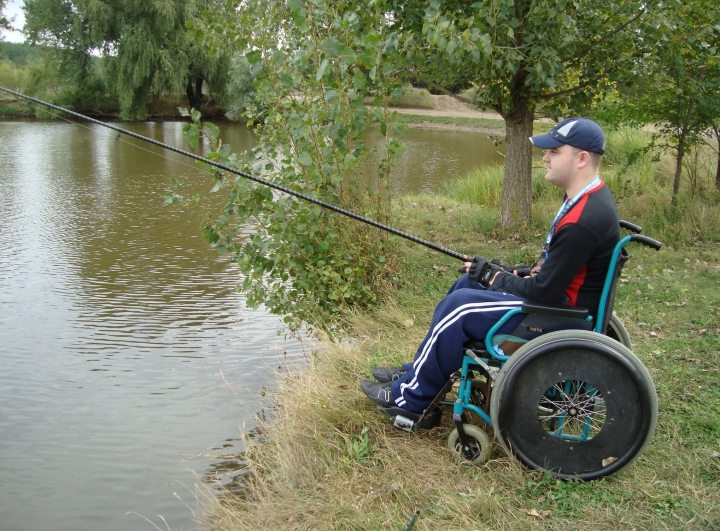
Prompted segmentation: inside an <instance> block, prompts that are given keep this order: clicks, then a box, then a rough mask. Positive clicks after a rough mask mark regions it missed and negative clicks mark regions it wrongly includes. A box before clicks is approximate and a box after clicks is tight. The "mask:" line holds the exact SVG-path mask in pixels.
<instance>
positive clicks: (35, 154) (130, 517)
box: [0, 121, 502, 531]
mask: <svg viewBox="0 0 720 531" xmlns="http://www.w3.org/2000/svg"><path fill="white" fill-rule="evenodd" d="M182 125H183V124H182V123H181V122H165V123H133V124H124V125H123V127H125V128H128V129H131V130H134V131H136V132H138V133H140V134H143V135H146V136H149V137H152V138H155V139H157V140H160V141H162V142H165V143H168V144H171V145H174V146H179V147H183V148H186V146H185V144H184V142H183V138H182ZM221 134H222V136H223V138H224V140H225V141H226V142H229V143H230V144H231V145H233V147H234V148H235V149H236V150H242V149H248V148H249V147H251V146H252V145H253V142H254V140H253V136H252V134H251V133H250V132H248V131H247V130H246V129H244V128H243V127H241V126H237V125H231V124H221ZM406 143H407V145H408V149H407V152H406V153H405V155H404V156H403V158H402V159H401V160H400V162H399V163H398V166H397V168H396V170H395V172H394V174H393V177H392V186H393V190H394V192H395V193H396V194H402V193H408V192H418V191H427V192H433V191H436V190H437V189H438V188H439V187H440V186H442V183H443V182H445V181H447V180H449V179H452V178H455V177H457V176H458V175H463V174H464V173H465V172H467V171H469V170H470V169H472V168H473V167H475V166H477V165H480V164H483V163H485V162H487V161H488V160H501V157H502V156H501V155H499V154H498V153H497V148H495V147H494V146H493V145H492V142H490V141H488V140H486V139H485V137H484V136H483V135H481V134H479V133H457V132H448V131H433V130H428V131H425V130H411V131H409V133H408V136H407V138H406ZM203 175H204V174H203V173H202V170H200V169H198V168H197V166H196V165H195V164H194V163H193V162H192V161H189V160H187V159H185V158H183V157H182V156H180V155H176V154H173V153H168V152H165V151H163V150H161V149H160V148H157V147H154V146H151V145H149V144H144V143H142V142H141V141H139V140H134V139H127V137H124V136H123V137H120V136H119V135H118V134H117V133H115V132H113V131H111V130H108V129H106V128H103V127H101V126H96V125H75V124H69V123H65V122H61V121H58V122H30V121H28V122H24V121H0V530H2V531H5V530H13V531H25V530H26V531H31V530H32V531H36V530H45V529H48V530H53V531H64V530H68V531H71V530H72V531H76V530H81V529H102V530H104V531H114V530H118V531H120V530H122V531H125V530H127V529H154V528H153V527H152V525H151V524H149V523H148V522H146V521H145V520H143V519H142V518H141V516H139V515H142V516H143V517H145V518H148V519H149V520H151V521H152V522H154V523H155V524H157V525H158V526H159V527H161V528H162V529H165V528H166V526H165V524H164V523H163V520H165V521H166V522H167V525H168V526H169V527H170V528H171V529H191V528H193V527H194V522H193V515H192V510H191V509H195V508H196V505H197V502H196V495H197V493H196V487H195V485H196V483H197V479H198V478H205V479H208V478H212V477H214V476H215V475H216V474H217V473H219V474H220V479H221V480H222V481H223V482H226V483H227V482H229V481H231V480H232V478H233V475H234V474H235V473H236V472H235V471H232V470H228V469H227V467H226V466H225V465H227V464H228V463H232V462H233V461H232V460H230V461H224V460H223V459H221V457H222V456H223V455H225V454H230V455H232V454H236V453H239V452H241V451H242V449H243V447H242V444H241V443H240V441H239V437H240V435H241V433H243V432H247V431H248V430H250V428H252V427H253V426H254V425H256V421H255V416H256V415H257V414H258V413H261V412H262V408H263V406H264V405H265V404H263V398H262V394H263V393H262V391H263V387H264V386H270V385H272V382H273V381H274V378H275V376H274V375H275V373H276V372H279V373H280V374H281V375H282V374H284V371H286V370H287V368H288V366H296V365H298V364H302V363H303V360H304V359H305V353H304V344H303V343H302V342H300V341H297V340H294V339H291V338H285V337H284V336H278V335H277V333H276V332H277V330H278V329H279V327H280V322H279V319H278V318H276V317H273V316H270V315H268V314H267V313H266V312H264V311H263V310H258V311H251V310H248V309H247V308H245V305H244V300H243V297H242V295H240V294H238V293H236V292H235V290H234V287H235V285H236V283H238V274H237V272H236V270H235V269H234V268H233V267H232V265H230V264H228V262H227V260H226V259H222V258H219V257H217V256H216V255H215V254H214V252H213V251H212V250H210V249H209V248H208V246H207V244H206V242H204V241H203V240H202V239H201V237H200V234H199V218H198V215H197V214H196V213H193V212H192V211H185V210H183V209H181V208H178V207H177V206H167V205H165V204H164V201H163V196H164V193H165V190H166V189H168V188H169V186H170V179H171V177H176V178H178V179H179V180H180V181H182V182H184V183H187V186H188V187H189V189H190V191H192V190H193V187H194V186H197V185H194V184H193V183H199V182H203V179H204V177H203ZM197 189H198V190H199V189H200V188H199V187H198V188H197ZM230 468H232V467H230Z"/></svg>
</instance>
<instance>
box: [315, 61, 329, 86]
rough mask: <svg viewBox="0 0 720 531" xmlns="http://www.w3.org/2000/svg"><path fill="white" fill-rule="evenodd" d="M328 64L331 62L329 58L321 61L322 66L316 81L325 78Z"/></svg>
mask: <svg viewBox="0 0 720 531" xmlns="http://www.w3.org/2000/svg"><path fill="white" fill-rule="evenodd" d="M328 64H330V62H329V61H328V60H327V59H325V60H324V61H323V62H322V63H320V68H318V71H317V74H316V75H315V81H320V80H321V79H322V78H323V76H324V75H325V70H326V69H327V67H328Z"/></svg>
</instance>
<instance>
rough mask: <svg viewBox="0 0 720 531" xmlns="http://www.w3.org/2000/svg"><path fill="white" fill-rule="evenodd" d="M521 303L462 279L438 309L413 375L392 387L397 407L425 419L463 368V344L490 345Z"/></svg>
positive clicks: (412, 367) (509, 324)
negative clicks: (505, 318) (479, 342)
mask: <svg viewBox="0 0 720 531" xmlns="http://www.w3.org/2000/svg"><path fill="white" fill-rule="evenodd" d="M522 300H523V299H521V298H520V297H516V296H515V295H509V294H507V293H501V292H496V291H487V290H485V289H484V288H483V287H482V286H480V284H478V283H477V282H473V281H471V280H469V279H468V277H467V274H465V275H463V276H462V277H460V278H459V279H458V280H457V281H456V282H455V284H453V286H452V287H451V288H450V290H449V291H448V293H447V295H446V296H445V297H444V298H443V299H442V300H441V301H440V303H439V304H438V305H437V306H436V307H435V313H434V314H433V318H432V321H431V323H430V330H429V331H428V333H427V335H426V336H425V339H424V340H423V341H422V343H420V347H419V348H418V350H417V353H416V354H415V359H414V360H413V361H412V363H408V364H407V365H406V366H405V367H406V368H407V369H408V372H407V373H406V374H404V375H403V376H402V377H401V378H400V379H398V380H396V381H395V382H393V384H392V389H391V392H392V396H393V398H394V399H395V403H396V404H397V405H398V406H399V407H401V408H403V409H407V410H409V411H412V412H414V413H421V412H422V411H423V410H424V409H425V408H426V407H427V406H428V405H430V402H432V400H433V399H434V398H435V396H436V395H437V394H438V393H439V392H440V390H441V389H442V387H443V386H444V385H445V383H446V382H447V381H448V380H449V379H450V375H451V374H452V373H454V372H455V371H457V370H458V369H459V368H460V367H461V366H462V359H463V356H464V352H463V349H462V346H463V344H464V343H465V342H466V341H468V340H470V339H484V338H485V335H486V334H487V332H488V331H489V330H490V328H492V326H493V325H494V324H495V323H497V322H498V321H499V320H500V318H502V316H503V315H505V312H507V311H508V310H511V309H513V308H516V307H518V306H520V305H521V304H522ZM523 317H524V314H520V315H517V316H515V317H513V318H512V319H510V320H509V321H508V322H507V323H505V324H504V325H503V326H502V328H501V329H500V330H499V333H510V332H512V331H513V330H514V329H515V328H516V327H517V325H518V324H519V323H520V322H521V321H522V319H523Z"/></svg>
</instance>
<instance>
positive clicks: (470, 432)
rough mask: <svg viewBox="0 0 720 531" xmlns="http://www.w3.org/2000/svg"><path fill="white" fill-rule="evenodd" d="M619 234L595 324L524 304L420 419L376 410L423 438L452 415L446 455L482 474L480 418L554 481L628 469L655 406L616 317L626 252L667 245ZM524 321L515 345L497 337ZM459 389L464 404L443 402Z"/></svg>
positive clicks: (649, 429) (575, 312) (583, 315)
mask: <svg viewBox="0 0 720 531" xmlns="http://www.w3.org/2000/svg"><path fill="white" fill-rule="evenodd" d="M620 226H621V228H623V229H626V230H628V231H630V233H631V234H629V235H627V236H625V237H623V238H621V239H620V241H619V242H618V244H617V245H616V246H615V249H614V252H613V255H612V258H611V262H610V266H609V268H608V273H607V276H606V279H605V283H604V287H603V291H602V295H601V300H600V305H599V308H598V315H597V316H595V317H593V316H590V315H589V311H588V309H587V308H580V307H570V306H562V305H547V304H537V303H533V302H531V301H525V302H524V303H523V304H522V306H521V307H520V308H515V309H513V310H510V311H509V312H507V313H506V314H505V315H504V316H503V318H502V319H501V320H500V321H498V323H496V324H495V325H494V326H493V327H492V328H491V329H490V331H489V332H488V334H487V337H486V338H485V339H484V340H483V341H472V342H470V343H467V344H466V345H465V346H464V350H465V355H464V357H463V363H462V367H461V369H460V370H459V371H458V372H456V373H455V374H453V375H452V377H451V378H450V380H449V381H448V382H447V384H446V385H445V387H444V388H443V390H442V391H441V392H440V393H439V394H438V396H437V397H436V398H435V400H434V401H433V402H432V403H431V404H430V406H428V408H427V409H426V410H425V411H424V412H423V413H422V414H419V415H414V414H408V413H409V412H407V411H405V410H402V409H398V408H393V407H391V408H382V407H380V408H379V409H380V410H382V411H384V412H385V413H387V414H388V415H390V416H391V417H392V420H393V423H394V425H395V426H396V427H398V428H401V429H404V430H407V431H417V430H418V429H419V428H432V427H435V426H437V425H439V423H440V420H441V417H442V411H443V409H442V408H443V407H450V408H452V412H453V423H454V425H455V428H454V429H453V431H452V432H451V433H450V436H449V437H448V442H447V445H448V447H449V449H450V450H451V451H452V452H453V454H454V457H455V459H456V461H458V462H461V463H469V464H475V465H479V464H482V463H484V462H485V461H487V459H488V458H489V456H490V450H491V445H492V442H491V439H490V437H489V436H488V435H487V433H486V432H485V430H483V429H482V428H481V427H480V426H478V425H476V424H470V423H469V418H470V417H469V415H470V414H474V415H476V416H478V417H479V418H480V419H481V420H482V421H483V422H484V424H485V425H487V426H490V427H492V428H493V429H494V432H495V438H496V439H497V441H498V442H499V444H500V445H501V446H502V447H503V448H504V449H505V451H506V452H507V453H508V454H509V455H511V456H513V457H515V458H516V459H517V460H518V461H519V462H520V463H521V464H523V465H524V466H526V467H528V468H530V469H535V470H542V471H544V472H547V473H549V474H550V475H552V476H554V477H557V478H561V479H581V480H592V479H596V478H600V477H602V476H607V475H609V474H613V473H615V472H619V471H620V470H622V469H624V468H625V467H627V466H628V465H630V464H631V463H632V462H633V461H635V459H637V458H638V457H639V456H640V454H641V453H642V452H643V451H644V449H645V448H646V447H647V445H648V444H649V442H650V439H651V437H652V435H653V432H654V430H655V425H656V423H657V414H658V400H657V393H656V391H655V386H654V384H653V381H652V378H651V376H650V373H649V372H648V370H647V369H646V368H645V366H644V365H643V364H642V362H641V361H640V359H638V357H637V356H636V355H635V354H634V353H633V352H632V345H631V342H630V337H629V335H628V332H627V330H626V329H625V327H624V326H623V324H622V322H621V321H620V320H619V319H618V317H617V316H616V315H615V314H613V305H614V301H615V287H616V283H617V279H618V277H619V275H620V271H621V269H622V267H623V265H624V264H625V262H626V261H627V259H628V258H629V254H628V252H627V251H626V249H625V246H626V245H627V244H628V243H630V242H636V243H641V244H643V245H646V246H648V247H651V248H653V249H655V250H659V249H660V247H661V246H662V244H661V243H660V242H658V241H656V240H654V239H652V238H649V237H647V236H643V235H641V234H640V232H641V231H642V228H641V227H639V226H637V225H634V224H632V223H629V222H627V221H624V220H621V221H620ZM518 313H523V314H524V315H525V317H524V318H523V321H522V323H521V324H520V325H519V326H518V328H517V329H516V330H515V331H514V332H513V333H512V335H510V336H506V335H500V334H498V333H497V331H498V330H499V329H500V328H501V327H502V326H503V324H505V323H506V322H507V321H508V320H509V319H511V318H512V317H513V316H515V315H517V314H518ZM454 387H455V388H457V399H456V400H455V401H454V402H449V401H445V397H446V394H447V393H449V392H450V391H451V390H452V389H453V388H454ZM409 417H410V418H409Z"/></svg>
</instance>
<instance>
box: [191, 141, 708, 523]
mask: <svg viewBox="0 0 720 531" xmlns="http://www.w3.org/2000/svg"><path fill="white" fill-rule="evenodd" d="M612 141H613V142H623V143H625V144H624V145H625V147H623V148H622V149H621V148H620V147H618V148H617V150H616V151H615V153H616V157H615V159H609V160H608V164H607V165H606V167H605V168H604V169H603V176H604V177H605V178H606V179H607V181H608V182H609V183H610V184H611V186H612V187H613V189H614V191H615V192H616V194H617V196H618V202H619V207H620V211H621V216H622V217H624V218H625V219H629V220H631V221H635V222H637V223H640V224H641V225H645V226H646V229H645V233H647V234H648V235H650V236H653V237H656V238H658V239H660V240H664V241H665V242H666V244H669V245H666V246H665V247H664V248H663V250H662V251H660V252H654V251H650V250H646V248H641V247H640V246H637V247H635V248H633V249H631V253H632V255H633V257H632V259H631V261H630V262H629V263H628V265H627V266H626V268H625V271H624V274H623V277H622V278H621V281H620V284H619V287H618V296H617V302H616V311H617V313H618V314H619V316H620V317H621V319H622V320H623V322H624V323H625V325H626V327H627V328H628V330H629V332H630V335H631V337H632V340H633V343H634V351H635V353H636V354H637V355H638V356H639V357H640V358H641V359H642V360H643V362H644V363H645V364H646V365H647V367H648V369H649V370H650V372H651V374H652V376H653V378H654V380H655V383H656V387H657V390H658V395H659V399H660V416H659V423H658V427H657V430H656V432H655V436H654V439H653V441H652V443H651V444H650V446H649V447H648V449H647V450H646V452H645V453H644V455H643V456H642V457H641V458H640V459H639V460H638V461H637V462H636V463H635V464H633V465H632V466H631V467H630V468H629V469H628V470H626V471H624V472H623V473H621V474H618V475H616V476H612V477H609V478H606V479H603V480H600V481H595V482H589V483H576V482H560V481H555V480H553V479H551V478H549V477H547V476H543V475H542V474H540V473H538V472H531V471H528V470H525V469H523V468H521V467H519V466H518V465H517V464H516V463H515V462H514V461H513V460H512V459H510V458H508V457H507V456H506V455H505V454H504V452H503V451H502V450H501V449H499V448H497V447H496V448H495V449H494V451H493V454H492V458H491V460H490V461H489V462H488V463H487V464H485V465H484V466H482V467H461V466H458V465H456V464H455V463H454V462H453V460H452V457H451V454H450V453H449V451H447V450H446V449H445V444H446V438H447V435H448V433H449V432H450V430H451V426H450V418H449V415H446V416H445V419H444V421H443V425H442V426H440V427H437V428H434V429H432V430H429V431H420V432H419V433H417V434H408V433H405V432H401V431H398V430H396V429H394V428H393V427H392V426H390V424H389V422H388V420H387V418H386V417H384V416H383V415H381V414H380V413H378V412H377V411H376V410H375V407H374V406H373V404H372V403H371V402H370V401H369V400H368V399H367V398H365V397H364V396H363V395H362V393H361V392H360V391H359V388H358V385H357V383H358V381H359V380H361V379H364V378H368V376H369V368H370V367H372V366H374V365H377V364H396V363H400V362H404V361H407V360H409V359H411V358H412V356H413V354H414V351H415V348H416V347H417V345H418V343H419V342H420V340H421V339H422V337H423V336H424V334H425V331H426V327H427V324H428V322H429V320H430V316H431V314H432V311H433V308H434V306H435V304H436V302H437V301H438V300H439V299H440V298H441V297H442V295H443V293H444V292H445V290H446V289H447V287H448V286H449V285H450V283H451V282H452V281H453V280H454V279H455V278H456V276H457V272H456V269H457V267H458V264H457V262H456V261H454V260H452V259H449V258H447V257H444V256H442V255H438V254H433V253H431V252H430V251H428V250H427V249H425V248H422V247H420V246H417V245H412V244H409V243H408V244H405V243H401V244H400V263H399V265H398V269H397V274H396V282H395V284H394V285H391V286H388V287H387V296H386V302H385V304H384V305H383V307H381V308H379V309H377V310H376V311H375V312H373V313H372V314H363V315H354V316H350V317H351V319H352V323H353V334H352V337H351V338H348V340H347V341H346V342H345V343H343V344H332V343H327V344H324V345H323V346H322V347H321V348H319V349H318V350H317V351H316V352H315V353H314V354H313V356H312V358H311V359H310V360H309V366H308V367H307V369H306V370H302V371H300V372H298V373H297V374H295V375H293V376H292V377H289V378H286V379H284V380H283V381H281V382H280V383H279V386H278V389H277V390H276V392H275V400H276V403H277V407H276V409H275V411H274V418H273V419H272V422H269V423H268V425H267V426H264V427H263V430H262V434H263V435H262V440H263V444H251V445H250V448H249V451H248V452H247V454H246V455H245V457H246V458H247V460H248V462H249V463H250V465H251V469H250V470H251V472H250V473H248V475H247V476H246V478H247V482H246V483H245V489H244V492H243V493H242V494H241V495H238V494H237V493H236V494H231V493H227V495H224V496H220V497H218V498H214V497H213V498H210V501H209V502H208V503H209V504H210V505H209V506H208V507H207V508H206V509H207V510H206V512H205V513H204V516H203V518H202V520H201V524H202V526H203V527H204V528H207V529H215V530H223V531H224V530H230V529H233V530H235V529H253V530H255V529H293V530H315V529H321V530H326V529H327V530H330V529H348V530H350V529H352V530H376V529H377V530H379V529H396V530H405V529H407V528H408V522H409V519H410V516H411V514H412V513H413V512H414V511H415V510H419V511H420V514H419V517H418V519H417V521H416V522H415V524H414V527H413V529H415V530H440V529H442V530H445V529H457V530H460V529H463V530H469V529H483V530H485V529H494V530H496V529H512V530H516V529H522V530H524V529H528V530H529V529H557V530H564V529H573V530H576V529H593V530H595V529H608V530H618V529H628V530H630V529H637V530H640V529H717V528H719V527H720V494H718V492H719V491H720V489H719V488H718V487H719V486H720V390H719V389H718V387H717V381H718V376H720V355H719V353H718V351H719V350H720V341H719V340H718V337H719V334H720V321H719V320H718V311H720V246H719V245H718V242H719V241H720V226H719V225H718V222H717V220H716V218H715V216H716V215H717V214H716V211H717V210H718V209H717V196H716V195H714V192H712V190H711V189H710V188H709V187H708V188H706V189H704V191H703V193H702V194H700V195H698V196H696V197H695V198H694V199H693V198H692V197H691V196H689V195H688V196H687V198H686V199H684V201H683V207H682V208H680V209H675V210H671V209H670V207H669V195H668V192H667V188H666V185H665V182H666V180H667V179H668V177H667V170H666V168H665V166H664V165H665V162H660V163H653V162H652V161H650V160H639V159H638V158H637V157H635V156H634V155H631V153H632V149H631V148H627V146H628V145H629V144H632V143H633V142H637V138H631V137H630V136H627V137H626V138H624V139H623V137H622V136H618V137H614V138H612ZM626 148H627V149H626ZM628 160H630V161H631V162H632V163H631V164H629V165H628V164H627V163H626V162H627V161H628ZM645 164H648V165H649V167H648V168H646V167H645ZM643 179H646V180H643ZM476 180H477V178H476V177H471V178H470V179H469V180H468V182H463V183H457V184H456V185H455V187H454V188H450V189H448V190H447V193H446V194H443V195H438V196H435V197H430V196H415V197H404V198H402V199H401V200H399V201H398V202H397V203H396V209H397V225H398V226H399V227H402V228H403V229H405V230H407V231H408V232H411V233H413V234H417V235H418V236H420V237H423V238H427V239H430V240H432V241H435V242H437V243H440V244H442V245H445V246H447V247H449V248H452V249H457V250H459V251H463V252H469V253H472V252H476V251H478V250H481V251H482V252H483V254H485V255H488V256H496V257H498V258H500V259H502V260H503V261H507V262H522V261H528V260H532V259H534V257H535V256H536V254H537V252H538V250H539V247H540V246H541V240H542V237H543V236H544V231H545V230H546V229H545V227H547V224H548V223H549V221H550V219H551V218H552V215H553V214H554V212H555V209H556V208H557V197H556V194H555V193H554V192H553V191H551V189H546V188H545V186H544V185H543V184H542V182H539V183H538V184H537V185H536V188H537V190H536V191H535V193H536V203H535V205H534V207H533V221H532V225H531V228H530V230H528V231H525V232H523V233H514V232H508V231H503V230H500V229H498V228H497V227H496V219H497V214H498V213H497V199H493V198H492V197H491V196H490V195H488V194H485V195H482V194H483V193H484V192H482V191H481V192H478V194H479V195H471V194H469V193H464V192H462V191H461V190H462V189H463V186H464V187H465V188H464V189H465V190H469V189H471V187H472V186H473V182H472V181H476ZM628 181H629V182H628ZM480 188H481V190H482V189H483V187H480ZM492 188H493V187H484V189H486V190H491V189H492ZM686 193H689V192H687V191H686ZM479 205H484V206H479ZM668 217H670V219H668Z"/></svg>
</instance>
